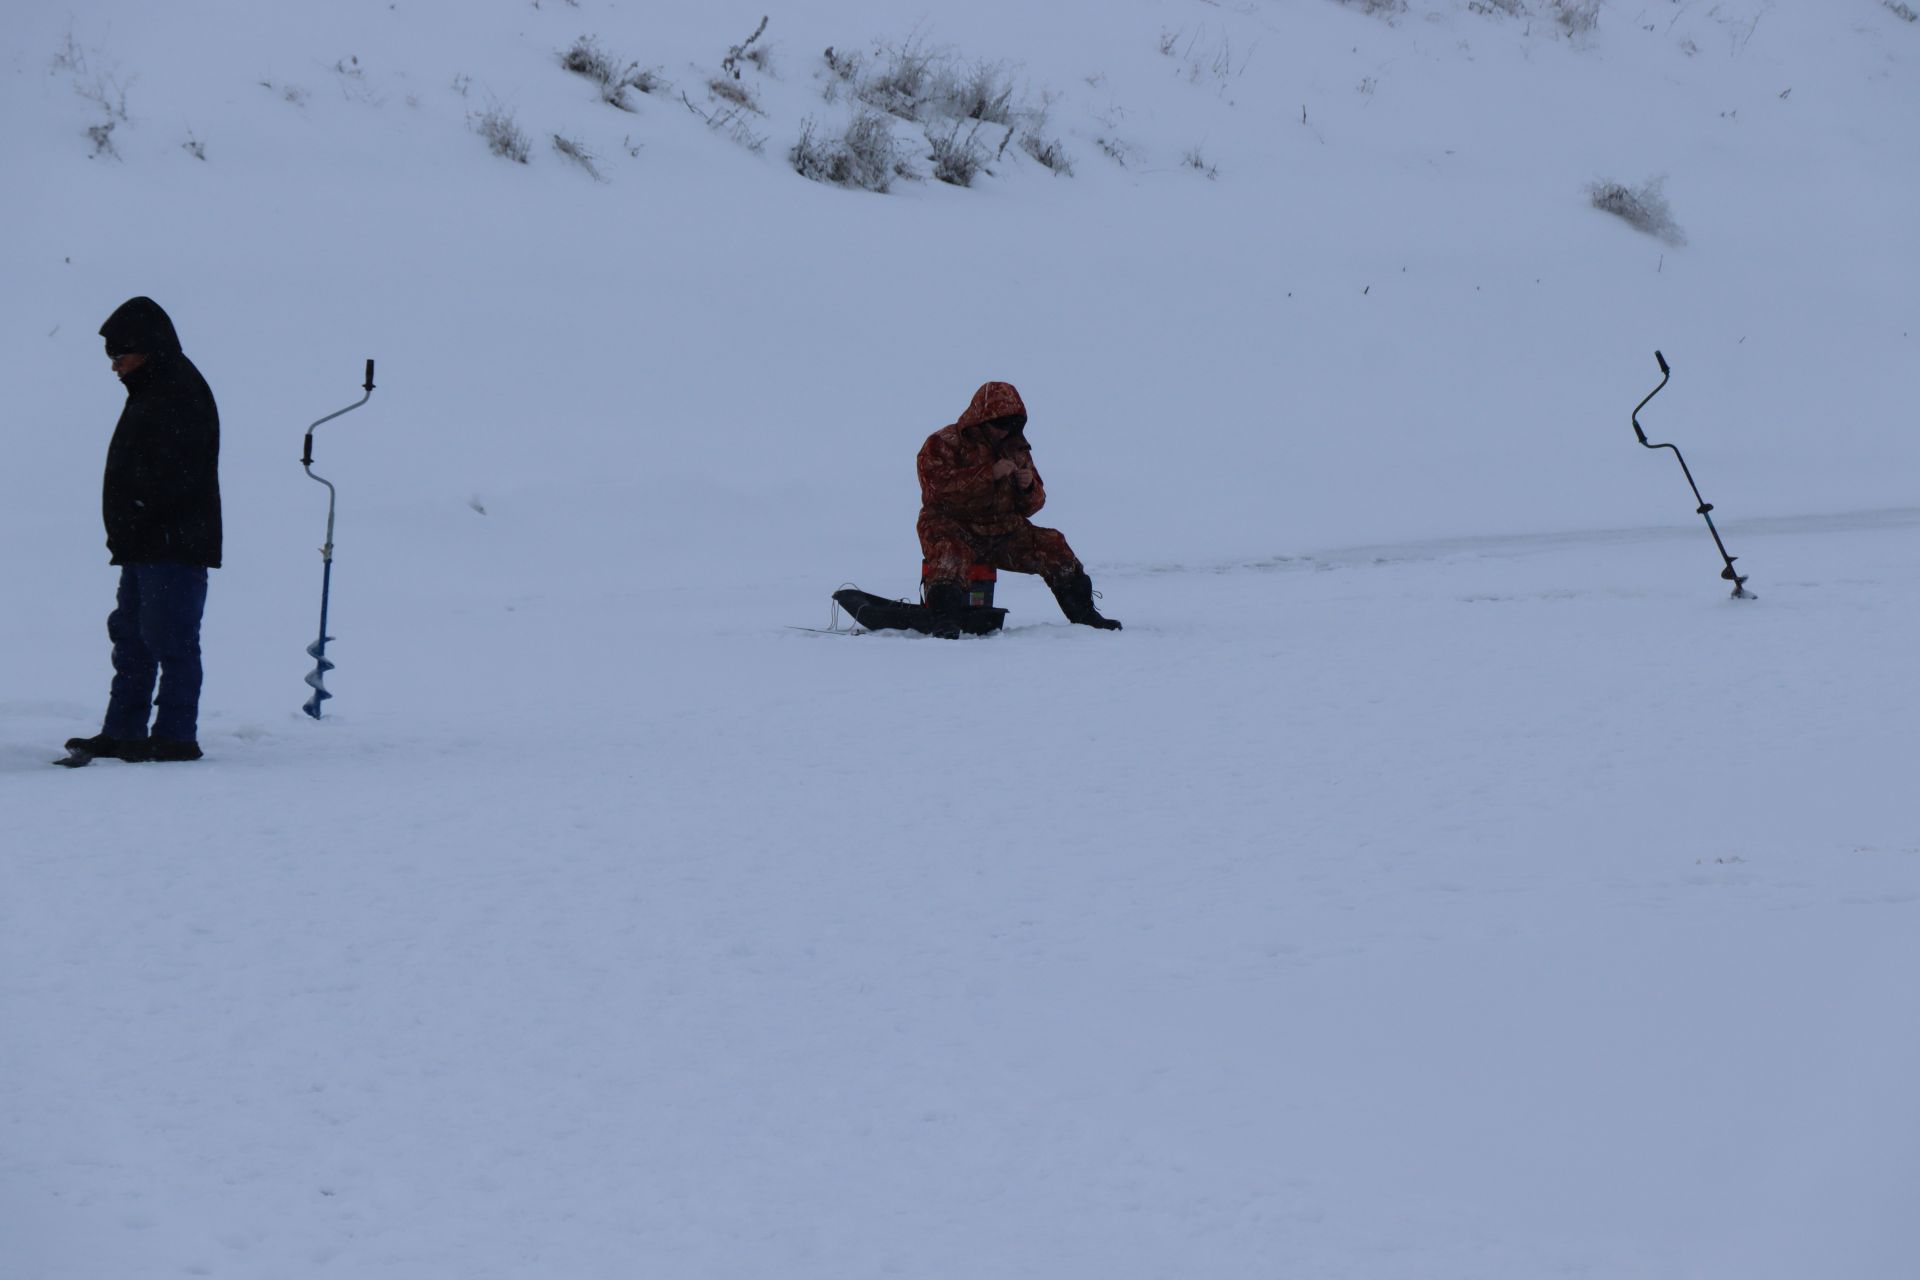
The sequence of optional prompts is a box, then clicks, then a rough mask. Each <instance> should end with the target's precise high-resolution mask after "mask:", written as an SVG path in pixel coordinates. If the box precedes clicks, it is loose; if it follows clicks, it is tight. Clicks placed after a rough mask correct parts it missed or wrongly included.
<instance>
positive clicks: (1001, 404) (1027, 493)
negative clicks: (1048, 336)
mask: <svg viewBox="0 0 1920 1280" xmlns="http://www.w3.org/2000/svg"><path fill="white" fill-rule="evenodd" d="M1026 427H1027V407H1026V405H1025V404H1024V403H1023V402H1022V401H1021V399H1020V393H1019V392H1018V391H1016V390H1014V387H1013V384H1012V383H1008V382H989V383H986V384H985V385H984V386H982V387H981V388H980V389H979V390H978V391H976V392H974V393H973V403H971V404H969V405H968V406H967V411H966V412H965V413H963V414H961V415H960V420H959V421H958V422H955V423H954V424H953V425H951V426H947V427H942V428H940V430H938V431H936V432H934V433H933V434H932V435H930V436H928V437H927V442H926V443H925V444H924V445H922V446H920V459H919V467H920V524H919V532H920V554H921V555H922V557H924V558H925V560H926V562H927V568H926V573H925V578H924V580H925V584H926V587H925V589H926V602H927V607H928V608H929V609H931V610H932V611H933V613H934V616H935V618H936V621H937V624H938V630H937V632H936V634H940V635H948V636H952V635H958V634H959V628H958V626H957V624H955V623H954V621H953V620H954V619H955V618H956V617H957V616H958V615H959V612H960V610H961V609H963V608H964V607H965V606H966V581H967V571H968V569H970V568H971V567H972V566H974V565H976V564H989V565H992V566H993V567H994V568H995V569H1006V570H1009V571H1010V572H1013V573H1032V574H1038V575H1039V576H1040V577H1041V578H1042V579H1044V580H1045V581H1046V584H1047V586H1048V587H1050V588H1051V589H1052V590H1053V597H1054V599H1056V600H1058V601H1059V602H1060V611H1061V612H1062V613H1064V614H1065V615H1066V616H1067V621H1069V622H1077V623H1081V624H1083V625H1085V626H1089V627H1099V628H1100V629H1102V630H1105V631H1118V630H1119V629H1120V624H1119V622H1118V621H1116V620H1114V619H1112V618H1103V617H1101V616H1100V612H1099V610H1097V609H1096V608H1094V604H1093V582H1092V580H1091V579H1089V578H1088V577H1087V571H1086V569H1085V568H1084V567H1083V566H1082V565H1081V563H1080V558H1079V557H1078V556H1076V555H1075V554H1074V553H1073V548H1072V547H1070V546H1068V545H1067V540H1066V537H1065V536H1064V535H1063V534H1061V532H1060V531H1059V530H1058V529H1046V528H1042V527H1041V526H1039V525H1036V524H1034V523H1033V519H1032V517H1033V516H1034V515H1035V514H1036V513H1038V512H1039V510H1040V508H1041V507H1043V506H1045V505H1046V503H1047V488H1046V485H1045V484H1044V483H1043V482H1042V481H1041V479H1040V473H1039V471H1037V470H1035V469H1034V465H1033V450H1032V449H1031V447H1029V446H1028V444H1027V437H1026Z"/></svg>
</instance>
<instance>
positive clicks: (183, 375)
mask: <svg viewBox="0 0 1920 1280" xmlns="http://www.w3.org/2000/svg"><path fill="white" fill-rule="evenodd" d="M100 336H101V337H102V338H103V339H105V341H106V346H107V358H108V359H110V360H111V361H112V362H113V371H114V373H115V374H117V375H119V378H120V381H121V382H123V383H125V384H126V388H127V405H126V408H125V409H123V410H122V411H121V413H120V422H119V425H118V426H116V427H115V428H114V430H113V440H112V442H111V443H110V444H108V446H107V466H106V476H105V480H104V483H103V484H102V487H101V515H102V516H103V518H104V519H105V521H106V527H107V551H108V553H109V554H110V555H111V556H112V563H114V564H116V565H118V566H120V590H119V595H118V597H117V598H116V601H115V606H114V610H113V612H112V614H110V615H109V616H108V618H107V635H108V637H109V638H110V639H111V640H112V641H113V687H112V691H111V693H110V694H109V696H108V699H107V714H106V718H105V721H104V722H103V723H102V725H101V728H100V732H99V734H97V735H96V736H94V737H91V738H73V739H70V740H69V741H68V742H67V747H68V749H69V750H71V751H76V752H80V753H83V754H85V755H89V756H110V757H115V758H118V759H122V760H198V759H199V758H200V745H199V715H200V681H201V667H200V618H201V614H202V613H203V612H204V610H205V608H206V603H207V570H209V569H217V568H219V567H220V540H221V531H220V474H219V473H220V411H219V409H218V408H217V407H216V406H215V404H214V401H213V392H212V390H211V389H210V388H209V387H208V386H207V380H206V379H205V378H203V377H201V376H200V371H199V370H198V369H196V368H194V365H193V361H191V360H189V359H187V357H186V353H185V352H183V351H181V349H180V338H179V335H177V334H176V333H175V332H174V328H173V321H172V320H171V319H169V318H168V316H167V313H166V312H165V311H163V310H161V309H160V304H159V303H157V302H155V301H153V299H151V298H132V299H129V300H128V301H126V302H124V303H122V304H121V305H120V307H119V308H118V309H116V310H115V311H114V313H113V314H112V315H111V316H109V317H107V322H106V323H105V324H103V325H101V326H100ZM156 685H157V686H158V690H159V697H158V698H157V699H156V698H155V697H154V691H155V687H156ZM155 708H157V714H155V715H154V716H153V724H152V731H151V732H149V731H148V724H147V721H148V715H149V712H150V711H152V710H154V709H155Z"/></svg>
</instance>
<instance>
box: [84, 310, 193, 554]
mask: <svg viewBox="0 0 1920 1280" xmlns="http://www.w3.org/2000/svg"><path fill="white" fill-rule="evenodd" d="M100 336H101V337H102V338H105V339H106V343H107V354H108V355H110V356H117V355H126V354H139V355H143V356H145V357H146V358H147V359H146V363H145V364H143V365H141V366H140V368H138V369H136V370H134V371H133V372H132V373H130V374H128V375H127V377H126V384H127V407H126V408H125V409H123V410H121V412H120V423H119V425H118V426H116V427H115V428H114V429H113V441H112V443H111V444H109V445H108V446H107V471H106V480H105V482H104V484H103V485H102V490H101V514H102V515H103V516H104V517H105V520H106V525H107V550H108V551H109V552H110V553H112V556H113V563H115V564H152V563H166V564H187V565H201V566H204V567H206V568H209V569H217V568H219V567H220V411H219V409H218V408H217V407H215V405H214V402H213V392H212V390H211V389H209V388H208V386H207V380H206V379H205V378H203V377H201V376H200V371H199V370H198V369H196V368H194V367H193V361H191V360H189V359H187V357H186V355H185V354H184V353H183V352H182V351H181V350H180V338H179V336H178V335H177V334H175V333H174V331H173V321H172V320H170V319H168V318H167V313H166V312H165V311H162V310H161V309H160V304H159V303H157V302H155V301H153V299H151V298H133V299H130V300H128V301H127V302H124V303H122V304H121V305H120V307H119V309H118V310H116V311H115V312H114V313H113V314H112V315H111V316H109V317H108V318H107V322H106V323H105V324H103V325H101V326H100Z"/></svg>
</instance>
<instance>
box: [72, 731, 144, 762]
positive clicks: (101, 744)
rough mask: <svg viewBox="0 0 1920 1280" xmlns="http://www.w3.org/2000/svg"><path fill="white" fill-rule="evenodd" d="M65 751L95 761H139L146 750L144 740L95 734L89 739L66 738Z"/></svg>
mask: <svg viewBox="0 0 1920 1280" xmlns="http://www.w3.org/2000/svg"><path fill="white" fill-rule="evenodd" d="M67 750H69V751H72V752H75V753H76V754H79V755H83V756H91V757H92V758H94V759H96V760H139V759H141V758H143V757H144V756H145V754H146V750H147V741H146V739H145V738H112V737H108V736H107V735H106V734H104V733H96V734H94V735H93V736H92V737H91V738H68V739H67Z"/></svg>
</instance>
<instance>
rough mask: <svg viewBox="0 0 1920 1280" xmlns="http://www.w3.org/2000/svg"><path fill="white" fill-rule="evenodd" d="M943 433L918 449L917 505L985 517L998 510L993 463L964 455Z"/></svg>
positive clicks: (988, 459)
mask: <svg viewBox="0 0 1920 1280" xmlns="http://www.w3.org/2000/svg"><path fill="white" fill-rule="evenodd" d="M969 453H971V451H968V450H964V449H962V448H958V447H956V446H955V443H954V442H953V441H952V439H950V438H949V437H948V436H947V435H946V434H945V433H943V432H937V431H936V432H935V433H934V434H933V435H931V436H928V437H927V442H926V443H925V444H923V445H921V446H920V458H919V469H920V505H921V506H923V507H925V508H926V509H927V510H929V511H938V512H940V513H942V514H945V515H955V516H962V517H965V516H988V515H992V514H995V513H996V512H997V511H998V510H999V506H1000V504H999V503H998V502H997V501H996V495H995V493H994V480H993V460H992V459H991V458H986V459H984V460H982V459H979V458H976V457H971V456H966V455H968V454H969Z"/></svg>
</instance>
